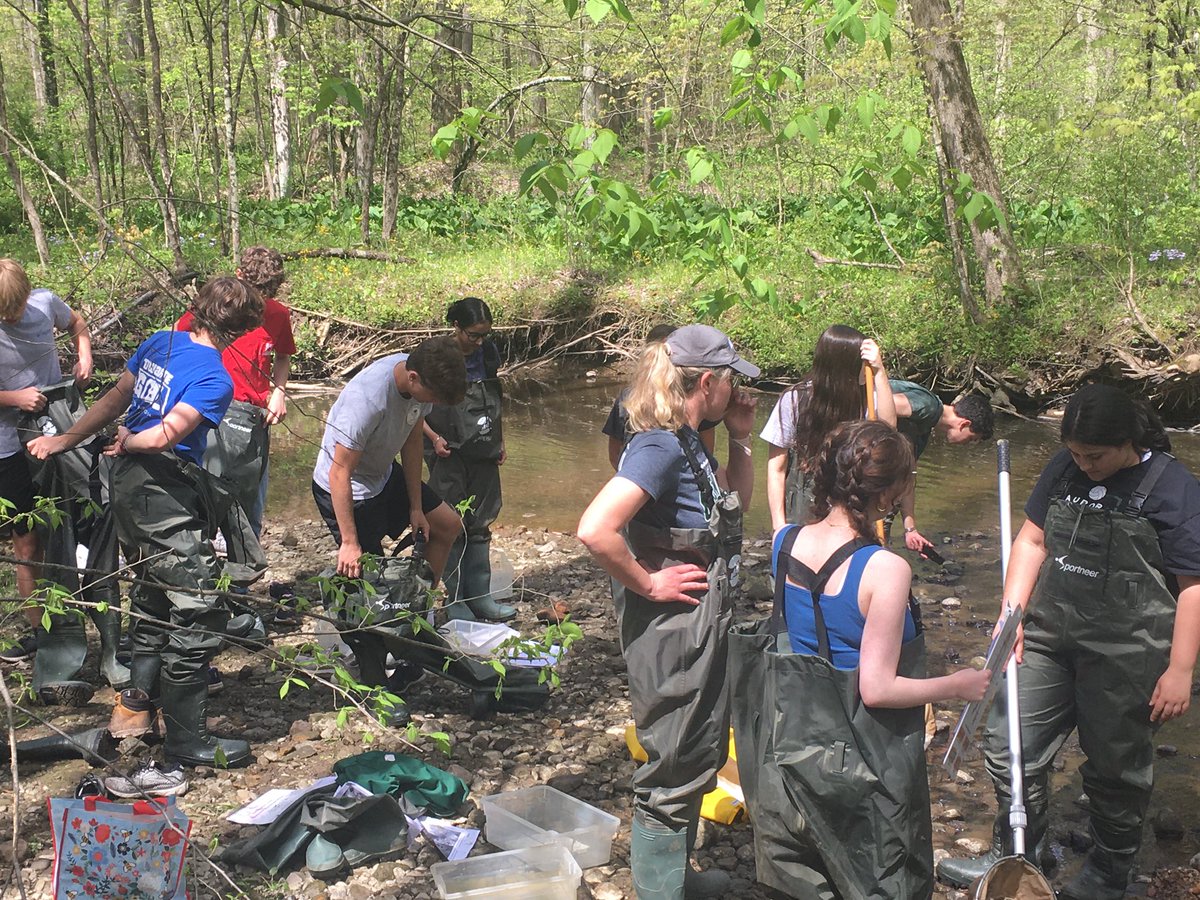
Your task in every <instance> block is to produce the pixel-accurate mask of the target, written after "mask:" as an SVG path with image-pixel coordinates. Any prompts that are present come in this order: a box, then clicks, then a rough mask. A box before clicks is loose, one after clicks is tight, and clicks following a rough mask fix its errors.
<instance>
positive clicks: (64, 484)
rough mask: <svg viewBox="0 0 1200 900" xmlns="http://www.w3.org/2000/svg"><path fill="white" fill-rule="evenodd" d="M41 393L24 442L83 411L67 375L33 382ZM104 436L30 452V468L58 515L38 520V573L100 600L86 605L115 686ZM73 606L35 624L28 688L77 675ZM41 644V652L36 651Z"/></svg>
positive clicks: (83, 643)
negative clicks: (81, 552)
mask: <svg viewBox="0 0 1200 900" xmlns="http://www.w3.org/2000/svg"><path fill="white" fill-rule="evenodd" d="M39 390H41V392H42V393H43V394H45V395H46V400H47V403H46V407H45V409H43V410H42V411H41V412H37V413H24V414H22V416H21V418H20V421H19V422H18V426H17V432H18V435H19V436H20V439H21V443H22V444H25V443H27V442H28V441H30V440H32V439H33V438H35V437H39V436H41V435H47V436H53V435H57V434H62V433H63V432H65V431H67V430H69V429H70V428H71V426H72V425H74V424H75V422H77V421H78V420H79V418H80V417H81V416H82V415H83V414H84V412H86V411H87V406H86V405H85V404H84V402H83V398H82V397H81V396H80V393H79V389H78V388H77V387H76V386H75V382H74V380H72V379H67V380H65V381H62V382H59V383H58V384H55V385H51V386H48V387H42V388H39ZM105 443H106V439H105V438H104V437H96V438H93V439H92V440H90V441H88V442H87V443H85V444H82V445H80V446H78V447H75V448H74V449H72V450H68V451H67V452H65V453H60V454H58V455H56V456H54V457H52V458H50V459H48V460H44V461H43V460H36V459H33V458H32V457H29V465H30V471H31V472H32V474H33V478H34V482H35V485H36V487H35V491H36V493H37V494H38V495H39V496H42V497H48V498H52V499H55V500H56V501H57V507H58V509H59V510H60V511H61V512H62V513H63V518H62V519H61V520H60V521H58V522H44V523H42V524H41V525H39V527H38V532H39V538H40V542H41V546H42V550H43V558H44V560H45V562H46V563H48V564H49V565H47V566H46V567H45V568H44V569H43V572H42V577H43V578H45V579H47V580H50V581H53V582H55V583H57V584H58V585H59V586H60V587H61V588H62V589H63V590H65V591H67V592H68V593H71V594H77V593H82V597H83V599H84V600H85V601H86V602H88V603H89V604H96V603H106V604H108V609H107V610H106V611H105V612H99V611H97V610H96V608H95V607H94V606H88V607H86V611H87V614H88V615H89V616H90V617H91V619H92V622H93V623H94V624H95V625H96V630H97V631H98V632H99V633H100V673H101V674H102V675H103V676H104V677H105V679H106V680H107V681H108V682H109V684H111V685H112V686H113V687H114V688H117V689H121V688H123V687H126V686H127V685H128V683H129V670H128V669H126V668H125V667H124V666H122V665H120V664H119V663H118V662H117V645H118V643H119V642H120V638H121V589H120V585H119V584H118V582H117V581H116V579H115V578H111V577H108V576H110V575H112V573H115V572H116V571H117V565H118V563H117V560H118V551H117V536H116V530H115V527H114V523H113V519H112V515H111V514H110V512H109V509H108V485H107V472H108V466H109V461H108V458H107V457H105V456H102V455H101V451H102V450H103V449H104V445H105ZM80 544H85V545H86V546H87V548H88V554H87V562H86V570H87V571H85V572H83V573H82V574H81V573H79V572H78V570H77V569H76V566H77V565H78V562H77V555H76V550H77V548H78V546H79V545H80ZM83 621H84V620H83V618H82V615H81V614H80V611H79V610H76V611H74V612H68V613H67V614H65V615H56V616H52V617H51V623H50V630H49V631H47V630H46V629H45V628H44V627H42V626H41V625H39V626H38V649H39V652H38V654H37V655H36V656H35V657H34V665H33V688H34V691H35V692H39V691H40V690H41V689H42V688H43V687H47V686H49V685H52V684H61V683H65V682H72V681H76V680H78V678H79V675H80V673H81V672H82V670H83V665H84V662H85V660H86V657H87V632H86V630H85V628H84V624H83ZM43 651H44V652H43Z"/></svg>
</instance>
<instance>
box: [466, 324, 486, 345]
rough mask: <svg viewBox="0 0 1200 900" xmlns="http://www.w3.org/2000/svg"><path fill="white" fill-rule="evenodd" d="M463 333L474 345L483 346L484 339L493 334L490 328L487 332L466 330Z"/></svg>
mask: <svg viewBox="0 0 1200 900" xmlns="http://www.w3.org/2000/svg"><path fill="white" fill-rule="evenodd" d="M462 333H463V335H464V336H465V337H466V339H467V340H468V341H470V342H471V343H472V344H482V343H483V339H484V338H486V337H487V336H488V335H489V334H491V333H492V331H491V329H490V328H489V329H488V330H487V331H467V329H465V328H464V329H463V330H462Z"/></svg>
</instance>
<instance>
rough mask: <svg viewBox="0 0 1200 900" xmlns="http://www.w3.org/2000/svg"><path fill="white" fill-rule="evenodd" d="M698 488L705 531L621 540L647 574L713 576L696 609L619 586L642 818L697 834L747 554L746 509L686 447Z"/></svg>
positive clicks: (723, 726) (715, 759) (722, 725)
mask: <svg viewBox="0 0 1200 900" xmlns="http://www.w3.org/2000/svg"><path fill="white" fill-rule="evenodd" d="M680 443H681V445H682V446H683V448H684V451H685V455H686V456H687V458H688V463H689V465H691V467H692V469H693V472H695V473H696V476H697V481H698V483H699V484H700V489H701V498H702V500H703V501H704V508H705V509H706V510H709V519H708V527H707V528H651V527H648V526H645V525H643V524H641V523H639V522H630V523H629V525H628V527H627V529H626V531H625V539H626V541H627V542H628V544H629V548H630V550H631V551H632V552H633V555H634V556H635V557H636V558H637V559H638V560H639V561H640V562H642V563H644V564H645V565H646V566H647V567H648V568H649V569H650V570H651V571H658V570H660V569H664V568H667V567H669V566H674V565H678V564H681V563H693V564H695V565H699V566H703V567H704V568H705V569H706V570H707V580H708V592H707V593H706V594H705V595H704V596H703V597H700V598H698V599H699V600H700V604H699V605H698V606H688V605H686V604H683V603H655V602H653V601H651V600H649V599H647V598H646V597H643V596H641V595H640V594H636V593H634V592H633V591H631V590H629V589H627V588H626V587H624V586H623V585H621V584H620V583H619V582H617V581H613V585H612V587H613V602H614V604H615V606H616V613H617V622H618V625H619V627H620V632H621V648H622V650H623V652H624V656H625V664H626V667H627V668H628V670H629V702H630V705H631V706H632V707H633V719H634V723H635V724H636V726H637V737H638V741H639V742H640V743H641V745H642V747H643V748H645V750H646V754H647V756H648V757H649V758H648V760H647V761H646V762H645V763H643V764H642V765H641V766H640V767H639V768H638V769H637V771H636V772H634V775H633V791H634V795H635V798H636V803H637V807H638V810H639V811H640V812H641V813H642V814H644V815H645V816H646V817H647V818H648V819H652V820H654V821H656V822H658V823H659V824H661V825H663V826H665V827H667V828H670V829H673V830H680V829H687V828H689V827H694V823H695V821H696V818H697V817H698V816H699V812H700V801H701V798H702V797H703V796H704V794H706V793H707V792H708V791H710V790H712V789H713V787H714V786H715V785H716V783H717V771H718V770H719V769H720V768H721V766H723V765H724V764H725V761H726V758H727V757H728V755H729V697H728V694H727V692H726V688H725V673H726V667H727V657H728V648H729V640H728V634H729V626H730V624H731V623H732V620H733V592H734V589H735V588H736V587H737V585H738V575H739V568H740V565H741V553H742V506H741V501H740V499H739V498H738V495H737V494H736V493H735V492H729V493H726V492H724V491H722V490H721V488H720V487H719V486H717V485H716V484H715V483H714V481H713V479H712V475H711V473H709V472H708V471H707V470H704V471H700V469H701V467H700V465H699V462H698V460H697V459H696V458H695V456H694V453H693V451H692V449H691V448H690V446H689V445H688V444H686V443H684V442H683V441H682V440H681V441H680Z"/></svg>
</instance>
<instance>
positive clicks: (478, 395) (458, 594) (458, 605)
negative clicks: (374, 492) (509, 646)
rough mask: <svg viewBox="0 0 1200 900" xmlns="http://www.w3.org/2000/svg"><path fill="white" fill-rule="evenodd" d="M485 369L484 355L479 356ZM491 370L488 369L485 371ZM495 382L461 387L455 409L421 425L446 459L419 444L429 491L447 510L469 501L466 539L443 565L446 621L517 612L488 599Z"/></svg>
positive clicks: (496, 431)
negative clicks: (446, 450)
mask: <svg viewBox="0 0 1200 900" xmlns="http://www.w3.org/2000/svg"><path fill="white" fill-rule="evenodd" d="M484 358H485V365H487V362H486V361H487V359H488V357H487V354H486V352H485V355H484ZM487 367H488V369H489V370H491V366H487ZM501 399H502V395H501V391H500V381H499V380H498V379H497V378H496V376H495V372H494V371H489V373H488V376H487V377H486V378H484V379H483V380H482V381H472V382H470V383H469V384H468V385H467V396H466V399H464V400H463V401H462V403H459V404H458V405H457V406H444V405H441V404H438V405H435V406H434V407H433V409H432V410H431V411H430V413H429V415H428V416H426V417H425V420H426V421H427V422H428V423H429V426H430V427H431V428H432V429H433V430H434V431H435V432H437V433H438V434H439V435H441V436H442V437H444V438H445V439H446V442H447V444H448V445H449V447H450V451H451V452H450V455H449V456H445V457H442V456H438V455H437V454H436V453H434V452H433V448H432V446H431V445H430V443H429V441H428V440H426V442H425V462H426V464H427V465H428V466H429V482H428V483H429V488H430V490H432V491H433V492H434V493H435V494H437V495H438V496H439V497H441V498H442V499H443V500H445V501H446V502H447V503H449V504H450V505H451V506H454V505H455V504H457V503H459V502H461V501H463V500H466V499H468V498H471V497H474V500H473V501H472V503H471V508H470V509H469V510H467V511H465V512H464V513H463V514H462V517H463V526H464V528H465V529H466V535H465V536H460V537H459V539H458V540H457V541H455V542H454V546H453V547H451V549H450V557H449V559H448V560H447V561H446V569H445V574H444V579H445V582H446V612H447V614H448V616H449V617H450V618H452V619H475V618H478V619H494V620H498V621H503V620H506V619H511V618H513V617H514V616H515V615H516V614H517V611H516V610H515V609H513V608H512V607H511V606H509V605H508V604H505V603H498V602H496V601H495V600H494V599H492V595H491V585H492V564H491V557H490V554H491V546H492V529H491V525H492V523H493V522H494V521H496V517H497V516H498V515H500V505H501V495H500V465H499V460H500V452H501V450H502V449H503V447H504V435H503V430H502V428H501V424H500V404H501Z"/></svg>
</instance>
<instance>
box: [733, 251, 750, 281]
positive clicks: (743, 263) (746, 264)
mask: <svg viewBox="0 0 1200 900" xmlns="http://www.w3.org/2000/svg"><path fill="white" fill-rule="evenodd" d="M729 265H730V267H731V268H732V269H733V271H734V272H736V273H737V277H738V278H745V277H746V272H747V271H748V270H749V268H750V261H749V260H747V259H746V257H745V256H743V255H741V254H739V255H738V256H735V257H734V258H733V259H731V260H730V261H729Z"/></svg>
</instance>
